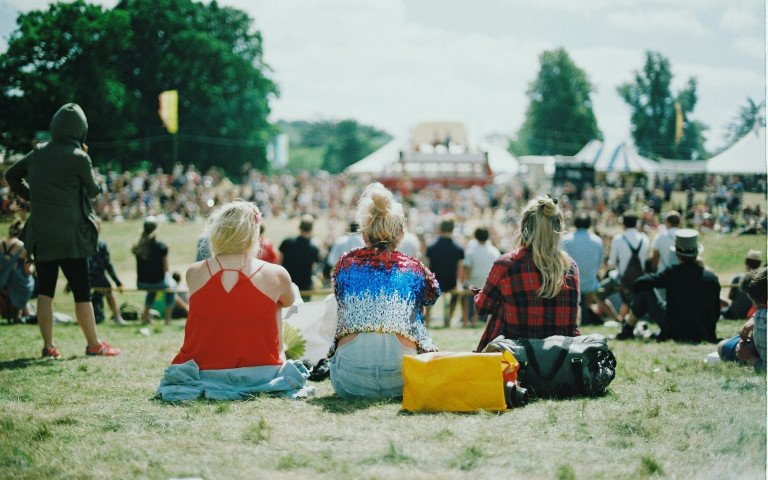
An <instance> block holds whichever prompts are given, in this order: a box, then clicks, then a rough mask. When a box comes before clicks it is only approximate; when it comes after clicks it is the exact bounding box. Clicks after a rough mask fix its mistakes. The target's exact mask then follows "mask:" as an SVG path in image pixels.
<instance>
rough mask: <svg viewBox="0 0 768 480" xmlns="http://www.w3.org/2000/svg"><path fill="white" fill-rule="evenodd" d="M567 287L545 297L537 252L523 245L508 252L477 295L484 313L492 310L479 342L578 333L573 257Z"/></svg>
mask: <svg viewBox="0 0 768 480" xmlns="http://www.w3.org/2000/svg"><path fill="white" fill-rule="evenodd" d="M570 264H571V266H570V268H569V269H568V272H567V273H566V274H565V282H564V283H563V287H562V289H561V290H560V293H558V294H557V295H556V296H555V297H554V298H541V297H538V296H537V295H536V292H537V291H538V290H539V288H541V273H539V271H538V270H537V269H536V265H535V264H534V263H533V254H532V253H531V251H530V250H528V249H527V248H525V247H523V248H521V249H519V250H517V251H514V252H512V253H507V254H506V255H503V256H502V257H501V258H499V259H498V260H496V263H494V264H493V268H492V269H491V273H490V274H489V275H488V280H486V281H485V286H484V287H483V289H482V290H481V291H480V293H478V294H477V295H475V307H477V311H478V313H479V314H480V315H484V314H491V318H490V319H489V320H488V324H487V325H486V327H485V332H483V337H482V338H481V339H480V344H479V345H478V346H477V351H478V352H479V351H482V349H483V348H485V346H486V345H487V344H488V342H490V341H491V340H493V339H494V338H496V337H497V336H499V335H504V336H505V337H506V338H546V337H549V336H551V335H566V336H570V337H575V336H578V335H579V334H580V332H579V327H578V325H577V324H576V314H577V312H578V309H579V270H578V267H577V266H576V262H574V261H573V260H570Z"/></svg>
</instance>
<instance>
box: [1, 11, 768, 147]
mask: <svg viewBox="0 0 768 480" xmlns="http://www.w3.org/2000/svg"><path fill="white" fill-rule="evenodd" d="M47 3H48V2H44V1H39V0H0V51H4V50H5V49H6V46H7V38H8V36H9V34H10V33H11V32H12V31H13V30H14V28H15V22H14V19H15V16H16V13H17V12H18V11H27V10H29V9H33V8H44V7H45V6H46V4H47ZM98 3H102V4H104V5H106V6H112V5H114V4H115V3H116V2H114V1H102V2H98ZM219 4H221V5H228V6H233V7H237V8H240V9H242V10H245V11H247V12H249V14H250V15H251V17H252V18H253V19H254V25H255V27H256V28H257V29H259V30H260V31H261V32H262V35H263V38H264V59H265V61H266V63H267V64H268V65H269V66H270V67H271V69H272V73H271V78H272V79H273V80H274V81H275V82H276V83H277V84H278V86H279V89H280V96H279V97H278V98H276V99H274V100H273V102H272V117H271V118H272V120H278V119H283V120H300V119H304V120H318V119H336V120H340V119H345V118H354V119H356V120H358V121H360V122H363V123H366V124H370V125H373V126H376V127H378V128H382V129H384V130H387V131H388V132H390V133H392V134H394V135H398V136H399V135H406V134H407V133H408V131H409V129H410V128H412V127H413V126H414V125H415V124H417V123H419V122H424V121H457V122H462V123H464V124H465V125H466V127H467V130H468V133H469V136H470V138H473V139H476V140H478V139H481V138H483V137H485V136H487V135H491V134H501V135H514V133H515V132H517V130H518V129H519V128H520V126H521V125H522V123H523V121H524V118H525V111H526V109H527V107H528V98H527V96H526V90H527V88H528V85H529V84H530V82H532V81H533V80H534V79H535V77H536V74H537V72H538V69H539V63H538V57H539V55H540V54H541V53H542V52H543V51H545V50H548V49H554V48H558V47H563V48H565V49H566V50H567V51H568V53H569V54H570V55H571V57H572V59H573V60H574V61H575V63H576V64H577V65H578V66H579V67H581V68H582V69H583V70H585V71H586V73H587V75H588V76H589V79H590V81H591V82H592V84H593V85H594V87H595V92H594V93H593V95H592V101H593V107H594V111H595V115H596V117H597V122H598V127H599V128H600V129H601V130H602V132H603V134H604V135H605V137H606V139H607V140H609V141H623V140H627V139H629V138H630V110H629V108H628V107H627V106H626V105H625V104H624V102H623V100H621V98H620V97H619V96H618V94H617V93H616V87H617V86H618V85H620V84H622V83H624V82H628V81H631V80H632V78H633V73H634V71H636V70H638V69H640V68H641V67H642V65H643V61H644V58H645V52H646V51H648V50H654V51H659V52H661V53H662V54H663V55H664V56H666V57H667V58H668V59H669V61H670V64H671V66H672V73H673V74H674V80H673V90H678V89H682V88H683V86H684V85H685V83H686V82H687V80H688V78H689V77H692V76H693V77H696V79H697V80H698V85H699V88H698V98H699V101H698V104H697V106H696V109H695V110H694V112H693V115H692V116H691V117H692V118H693V119H695V120H698V121H701V122H703V123H704V124H706V125H707V126H708V127H709V130H708V131H707V132H706V137H707V144H706V145H707V148H709V149H711V150H714V149H717V148H718V147H720V146H721V145H722V144H723V136H724V134H725V127H726V125H727V124H728V122H729V120H731V119H732V118H733V117H734V116H735V115H736V114H737V112H738V110H739V107H740V106H742V105H745V104H746V99H747V98H748V97H750V98H752V99H754V100H756V101H758V102H759V101H762V100H763V99H764V98H765V91H766V83H765V4H764V2H761V1H759V0H535V1H534V0H529V1H522V0H475V1H451V0H418V1H415V0H414V1H406V0H387V1H381V0H324V1H322V2H320V1H310V0H304V1H295V0H280V1H278V0H270V1H267V0H219Z"/></svg>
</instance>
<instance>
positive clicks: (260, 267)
mask: <svg viewBox="0 0 768 480" xmlns="http://www.w3.org/2000/svg"><path fill="white" fill-rule="evenodd" d="M261 262H262V263H261V265H259V268H257V269H256V270H254V272H253V273H252V274H250V275H248V278H253V276H254V275H256V274H257V273H259V270H261V269H262V268H263V267H264V265H266V264H267V262H265V261H264V260H262V261H261Z"/></svg>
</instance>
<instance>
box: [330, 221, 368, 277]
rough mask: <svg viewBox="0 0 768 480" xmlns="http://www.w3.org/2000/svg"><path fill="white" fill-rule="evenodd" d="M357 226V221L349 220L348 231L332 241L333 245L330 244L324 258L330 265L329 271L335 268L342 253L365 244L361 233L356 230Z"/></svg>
mask: <svg viewBox="0 0 768 480" xmlns="http://www.w3.org/2000/svg"><path fill="white" fill-rule="evenodd" d="M358 228H360V226H359V225H358V224H357V222H351V223H350V224H349V232H348V233H346V234H344V235H342V236H341V237H339V238H337V239H336V241H335V242H333V246H331V249H330V251H329V252H328V258H327V259H326V263H327V264H328V266H329V267H331V272H333V269H334V268H336V264H337V263H338V262H339V259H340V258H341V256H342V255H344V254H345V253H347V252H348V251H350V250H354V249H355V248H361V247H364V246H365V242H364V241H363V237H362V235H360V234H359V233H358V232H357V229H358Z"/></svg>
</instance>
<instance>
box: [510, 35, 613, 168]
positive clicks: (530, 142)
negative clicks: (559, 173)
mask: <svg viewBox="0 0 768 480" xmlns="http://www.w3.org/2000/svg"><path fill="white" fill-rule="evenodd" d="M539 63H540V65H541V67H540V69H539V73H538V75H537V76H536V79H535V80H534V81H533V82H532V83H531V84H530V86H529V88H528V98H529V99H530V103H529V105H528V110H527V111H526V114H525V122H524V123H523V126H522V128H521V129H520V131H519V132H518V135H517V141H515V142H513V144H512V145H511V147H512V150H513V152H514V153H515V154H517V155H551V154H562V155H573V154H575V153H576V152H578V151H579V150H580V149H581V148H582V147H583V146H584V145H585V144H586V143H587V142H589V141H590V140H592V139H595V138H600V137H601V133H600V130H599V129H598V127H597V120H596V119H595V114H594V112H593V111H592V99H591V93H592V92H593V91H594V87H593V86H592V84H591V83H590V81H589V78H588V76H587V74H586V72H584V70H582V69H581V68H579V67H578V66H577V65H576V64H575V63H574V62H573V60H571V58H570V56H569V55H568V52H566V51H565V49H563V48H558V49H556V50H550V51H545V52H543V53H542V54H541V55H540V56H539Z"/></svg>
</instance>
